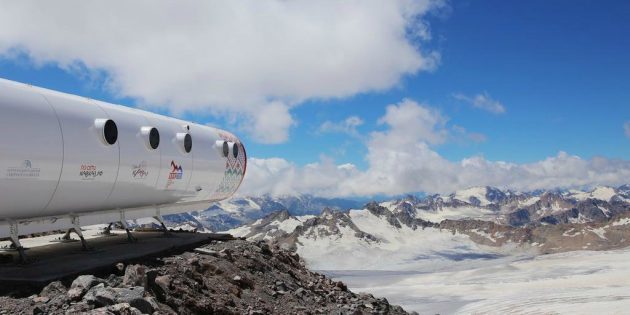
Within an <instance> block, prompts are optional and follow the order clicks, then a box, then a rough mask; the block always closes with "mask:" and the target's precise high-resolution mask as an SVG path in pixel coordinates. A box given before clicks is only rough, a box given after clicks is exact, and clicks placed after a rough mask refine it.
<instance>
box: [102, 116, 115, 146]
mask: <svg viewBox="0 0 630 315" xmlns="http://www.w3.org/2000/svg"><path fill="white" fill-rule="evenodd" d="M103 135H104V136H105V142H107V143H108V144H109V145H113V144H114V143H116V140H118V127H117V126H116V123H115V122H114V121H113V120H111V119H108V120H107V121H106V122H105V128H103Z"/></svg>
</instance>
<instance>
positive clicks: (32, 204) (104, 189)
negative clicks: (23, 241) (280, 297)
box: [0, 79, 247, 237]
mask: <svg viewBox="0 0 630 315" xmlns="http://www.w3.org/2000/svg"><path fill="white" fill-rule="evenodd" d="M0 134H1V135H2V137H0V220H3V221H6V222H14V221H15V222H17V221H22V222H27V221H26V220H28V219H32V218H63V217H65V216H70V217H86V218H87V217H89V218H90V219H89V220H87V221H89V222H86V223H106V222H101V221H108V220H110V219H111V215H109V216H107V215H103V216H102V219H101V218H100V217H99V215H98V214H99V213H105V212H108V211H109V212H108V213H111V211H112V210H114V211H115V212H116V211H117V212H118V213H120V216H122V217H123V219H124V218H125V215H126V218H128V219H132V218H134V217H141V216H153V214H154V211H155V213H156V214H157V215H163V214H169V213H177V212H182V211H189V210H203V209H205V208H207V207H208V206H210V204H211V203H212V202H215V201H218V200H222V199H225V198H228V197H229V196H231V195H232V194H233V193H234V192H235V191H236V190H237V189H238V187H239V185H240V184H241V182H242V180H243V177H244V175H245V170H246V166H247V158H246V153H245V148H244V146H243V144H242V143H241V142H240V140H239V139H238V138H237V137H236V136H234V135H233V134H231V133H229V132H227V131H224V130H220V129H216V128H212V127H208V126H204V125H200V124H195V123H191V122H187V121H183V120H180V119H175V118H170V117H166V116H161V115H157V114H153V113H150V112H146V111H142V110H138V109H134V108H129V107H124V106H118V105H113V104H109V103H104V102H100V101H95V100H92V99H87V98H83V97H79V96H74V95H69V94H65V93H60V92H55V91H51V90H46V89H42V88H37V87H32V86H29V85H25V84H21V83H17V82H12V81H7V80H2V79H0ZM226 151H227V152H226ZM226 153H227V154H226ZM134 210H142V211H136V212H134ZM134 213H135V214H134ZM86 214H89V215H86ZM130 214H131V215H130ZM20 234H22V233H20ZM1 236H3V235H2V232H1V229H0V237H1Z"/></svg>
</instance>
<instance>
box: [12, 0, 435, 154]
mask: <svg viewBox="0 0 630 315" xmlns="http://www.w3.org/2000/svg"><path fill="white" fill-rule="evenodd" d="M441 6H443V1H442V0H391V1H389V0H388V1H377V0H350V1H333V0H324V1H316V2H313V1H308V0H297V1H282V0H269V1H256V0H231V1H218V0H216V1H212V0H208V1H206V0H203V1H202V0H198V1H183V2H182V1H154V0H152V1H142V0H138V1H70V0H62V1H43V2H42V1H12V2H6V3H3V4H2V9H1V10H0V57H2V56H4V57H5V58H12V57H15V55H16V54H26V55H27V56H28V57H29V58H30V59H31V60H32V61H33V62H34V63H36V64H39V65H41V64H45V63H53V64H56V65H58V66H59V67H61V68H63V69H66V70H68V71H73V72H77V71H78V72H85V73H88V75H86V77H90V75H89V73H91V72H93V73H101V72H104V73H106V74H107V82H108V83H107V86H109V87H110V88H111V89H112V90H113V91H114V92H115V93H117V94H118V95H120V96H128V97H134V98H137V99H139V100H140V101H141V102H142V103H144V104H151V106H156V105H158V106H164V107H166V108H168V109H170V110H171V111H172V112H173V113H175V114H180V113H182V112H185V111H192V112H202V113H210V114H213V115H226V116H227V117H237V120H238V121H239V122H240V124H239V125H247V126H250V127H248V128H246V129H247V131H249V132H251V133H252V134H253V135H255V137H256V138H257V139H258V140H260V141H262V142H267V143H276V142H282V141H285V140H286V139H287V136H288V129H289V128H290V126H292V125H293V122H294V119H293V118H292V117H291V114H290V109H291V107H293V106H296V105H298V104H300V103H301V102H303V101H305V100H307V99H312V98H318V99H326V98H340V97H347V96H351V95H355V94H357V93H361V92H368V91H375V90H387V89H389V88H391V87H392V86H395V85H396V84H398V82H399V80H400V79H401V77H403V76H405V75H410V74H415V73H417V72H418V71H423V70H431V69H433V68H435V67H436V65H437V63H438V62H439V54H437V53H436V52H434V51H426V50H422V49H421V48H420V47H419V46H418V42H421V41H422V40H426V39H428V38H430V32H429V29H428V25H427V23H426V22H425V21H423V20H422V17H423V16H424V15H426V14H427V12H429V11H432V10H433V9H434V8H437V7H441ZM145 106H149V105H145ZM275 114H279V115H280V117H279V118H278V119H276V117H274V116H273V115H275Z"/></svg>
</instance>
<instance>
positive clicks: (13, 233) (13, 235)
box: [9, 222, 28, 264]
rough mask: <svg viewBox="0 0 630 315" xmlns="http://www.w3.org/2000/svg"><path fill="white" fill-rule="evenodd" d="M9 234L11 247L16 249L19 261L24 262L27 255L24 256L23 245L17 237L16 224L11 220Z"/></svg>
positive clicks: (26, 259) (26, 260)
mask: <svg viewBox="0 0 630 315" xmlns="http://www.w3.org/2000/svg"><path fill="white" fill-rule="evenodd" d="M10 234H11V235H9V239H10V240H11V244H13V247H15V249H17V251H18V254H19V255H20V263H22V264H25V263H27V262H28V257H26V253H25V252H24V247H23V246H22V244H21V243H20V239H19V237H18V226H17V223H16V222H11V225H10Z"/></svg>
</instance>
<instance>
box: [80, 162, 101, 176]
mask: <svg viewBox="0 0 630 315" xmlns="http://www.w3.org/2000/svg"><path fill="white" fill-rule="evenodd" d="M79 176H80V177H81V179H82V180H93V179H95V178H97V177H100V176H103V171H102V170H100V169H99V168H98V167H97V166H96V165H94V164H81V171H80V172H79Z"/></svg>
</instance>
